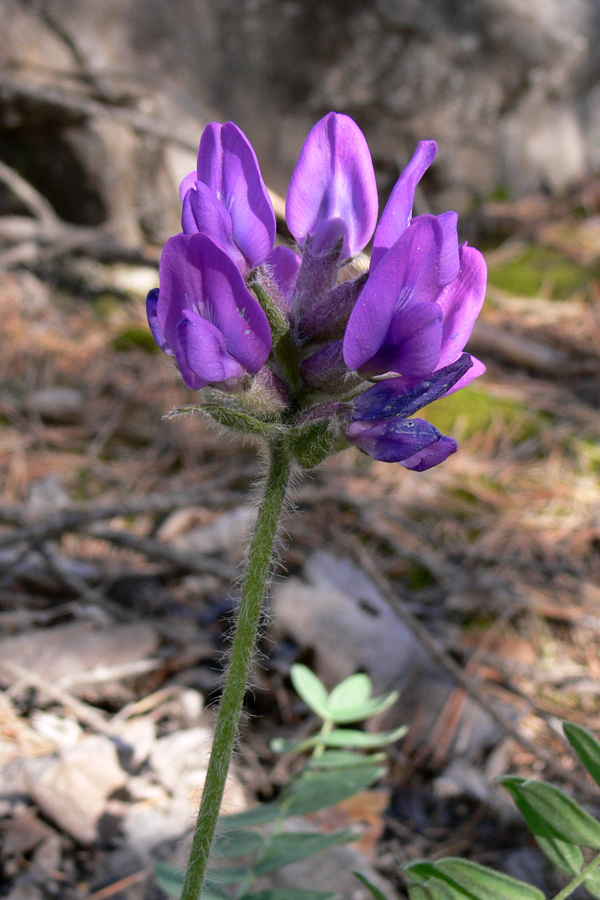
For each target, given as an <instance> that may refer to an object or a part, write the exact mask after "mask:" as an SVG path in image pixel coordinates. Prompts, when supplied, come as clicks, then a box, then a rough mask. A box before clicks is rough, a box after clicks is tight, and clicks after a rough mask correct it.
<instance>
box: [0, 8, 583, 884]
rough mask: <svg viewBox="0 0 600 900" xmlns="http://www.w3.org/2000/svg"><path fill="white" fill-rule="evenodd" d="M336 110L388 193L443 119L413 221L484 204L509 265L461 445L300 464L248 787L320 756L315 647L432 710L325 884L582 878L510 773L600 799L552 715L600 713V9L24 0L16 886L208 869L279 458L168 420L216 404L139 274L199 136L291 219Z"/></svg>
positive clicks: (464, 215)
mask: <svg viewBox="0 0 600 900" xmlns="http://www.w3.org/2000/svg"><path fill="white" fill-rule="evenodd" d="M330 110H336V111H339V112H344V113H348V114H349V115H351V116H352V117H353V118H354V119H355V120H356V121H357V122H358V124H359V125H360V126H361V128H362V129H363V130H364V132H365V134H366V136H367V139H368V142H369V145H370V147H371V150H372V154H373V157H374V162H375V168H376V173H377V178H378V182H379V187H380V194H381V198H382V205H383V202H384V201H385V199H386V198H387V195H388V194H389V192H390V191H391V189H392V187H393V185H394V183H395V181H396V179H397V178H398V176H399V174H400V172H401V171H402V169H403V167H404V166H405V165H406V164H407V162H408V161H409V159H410V157H411V156H412V153H413V151H414V148H415V146H416V144H417V142H418V141H419V140H422V139H431V138H433V139H435V140H437V142H438V144H439V154H438V157H437V159H436V161H435V163H434V165H433V166H432V168H431V170H430V171H429V172H428V173H427V175H426V176H425V178H424V179H423V181H422V182H421V185H420V187H419V190H418V193H417V197H416V204H415V205H416V210H417V212H418V213H424V212H428V211H431V212H434V213H440V212H443V211H446V210H448V209H456V210H457V211H458V212H459V213H460V224H459V228H460V233H461V236H462V238H463V239H466V240H469V242H470V243H472V244H474V245H475V246H478V247H480V248H481V249H482V250H483V251H484V252H485V254H486V258H487V261H488V266H489V273H490V278H489V291H488V299H487V302H486V306H485V309H484V313H483V316H482V318H481V321H480V322H479V323H478V325H477V327H476V329H475V332H474V335H473V339H472V341H471V343H470V345H469V349H471V350H473V352H475V353H476V354H477V355H478V356H479V357H481V358H482V359H484V361H485V362H486V364H487V366H488V371H487V373H486V375H485V377H483V378H481V379H479V380H478V381H477V382H475V383H474V384H473V385H471V386H470V387H469V388H467V389H465V390H463V391H461V392H459V393H458V394H455V395H453V396H452V397H450V398H447V399H445V400H442V401H438V402H437V403H436V404H433V405H432V406H431V407H430V408H428V409H427V410H426V411H424V413H423V416H424V417H425V418H428V419H430V420H431V421H433V422H434V423H435V424H436V425H437V426H438V427H439V428H440V429H441V430H442V431H444V432H445V433H447V434H452V435H453V436H454V437H455V438H457V440H458V441H459V452H458V453H457V454H455V455H454V456H453V457H451V458H450V459H449V460H448V461H447V462H446V463H444V465H443V466H440V467H438V468H436V469H433V470H431V471H429V472H427V473H423V474H420V475H419V474H416V473H412V472H406V471H405V470H403V469H401V468H400V467H399V466H392V465H386V464H382V463H376V462H374V461H373V460H371V459H367V458H365V457H362V456H361V455H360V454H359V453H357V452H354V451H348V452H345V453H343V454H339V455H338V456H337V457H335V458H334V459H332V460H331V461H330V462H329V463H328V464H327V465H326V466H322V467H320V468H319V469H317V470H316V471H314V472H312V473H311V474H310V476H308V477H305V478H304V479H303V480H302V481H301V483H300V484H299V487H298V489H297V492H296V498H295V500H296V505H297V509H298V510H299V512H300V515H294V516H289V517H288V519H287V520H286V523H285V529H286V536H287V537H286V542H285V546H284V547H283V549H282V552H281V557H280V565H279V567H278V570H277V577H276V582H275V586H274V589H273V592H272V596H271V600H270V604H271V610H272V613H273V615H272V618H271V619H270V621H269V623H268V627H267V625H266V624H265V629H264V637H263V642H262V646H261V654H262V655H261V666H260V667H257V670H256V672H255V675H254V692H253V694H252V696H250V697H249V699H248V703H249V709H250V712H251V714H252V715H251V717H250V718H249V719H248V721H247V722H246V723H245V726H244V733H243V737H244V741H243V743H242V748H241V749H240V753H239V757H238V760H237V762H236V770H235V773H234V777H233V780H232V785H231V787H230V794H229V796H230V800H231V804H232V808H235V807H237V808H239V807H240V806H243V805H244V804H247V803H252V802H254V800H255V799H256V798H260V799H263V800H264V799H269V798H272V797H275V796H277V794H278V792H279V791H280V789H281V785H282V784H284V783H285V782H286V781H287V780H288V779H289V777H290V774H291V773H292V772H293V763H290V760H289V758H284V759H283V760H280V761H279V762H277V759H276V757H275V756H274V755H273V753H272V752H271V749H270V740H271V738H273V737H275V736H283V737H290V736H296V735H297V733H298V730H299V729H302V728H304V729H305V730H308V731H310V728H311V720H310V718H309V717H308V712H307V709H306V707H304V706H303V705H302V703H301V702H300V701H299V699H298V697H297V696H296V695H295V693H294V691H293V689H292V688H291V685H290V681H289V678H288V673H289V667H290V665H291V664H292V663H293V662H295V661H302V662H305V663H307V664H308V665H310V666H312V667H313V668H314V670H315V671H317V672H318V674H319V675H320V676H321V677H322V678H323V680H324V681H325V682H326V683H327V685H328V686H329V687H332V686H333V684H335V683H336V681H339V680H340V679H341V678H344V677H346V676H347V675H349V674H351V673H353V672H356V671H366V672H368V673H369V674H370V676H371V677H372V679H373V682H374V684H375V689H376V691H377V692H380V691H387V690H392V689H399V690H400V691H401V692H402V696H401V699H400V701H399V703H398V704H397V706H396V707H395V708H394V709H393V710H391V711H390V712H389V713H388V719H387V721H386V722H384V723H376V725H377V726H378V727H389V728H392V727H395V726H397V725H399V724H401V723H403V722H406V723H408V724H409V725H410V731H409V734H408V737H407V739H406V740H405V741H404V742H403V743H402V744H399V745H398V746H394V747H393V748H392V750H391V760H392V763H391V767H390V772H389V776H388V778H387V780H386V781H385V782H384V783H383V784H382V785H381V786H380V788H378V792H366V794H365V796H364V797H362V798H361V799H360V800H359V801H358V803H357V804H356V805H355V807H354V808H352V809H346V810H344V811H340V810H338V811H337V813H336V815H337V816H338V818H337V819H336V825H337V824H338V823H345V822H348V821H350V822H352V821H357V820H358V821H361V822H365V821H366V822H367V823H368V828H367V840H366V841H365V842H364V843H363V844H362V845H361V847H362V849H361V850H360V854H362V855H360V856H359V857H352V858H348V857H343V858H342V859H339V858H338V859H337V860H334V862H333V863H332V864H331V866H332V867H333V872H334V882H333V883H332V884H331V885H330V883H329V882H328V881H327V880H326V879H327V877H328V876H327V875H326V871H325V868H318V867H317V866H316V863H315V865H314V866H313V872H312V876H313V878H314V879H315V881H316V883H315V887H318V888H320V889H321V890H323V889H328V888H329V887H331V889H332V890H334V891H338V892H339V893H340V894H341V896H342V897H343V898H344V900H345V898H356V897H357V896H358V893H357V888H356V884H355V883H354V881H353V880H352V878H351V876H350V875H348V879H349V880H348V883H345V882H344V883H343V884H342V883H341V882H336V881H335V879H336V878H338V877H339V874H340V872H348V873H350V872H351V870H352V869H353V868H360V869H361V871H365V872H368V871H371V870H370V868H369V867H371V866H373V865H375V866H376V867H377V869H378V871H379V872H380V873H383V874H384V875H385V876H387V878H388V880H389V883H388V885H387V886H386V888H385V890H386V893H388V894H389V895H390V896H393V893H392V892H393V890H394V889H396V890H397V891H398V892H399V895H402V877H401V875H400V874H399V873H400V865H401V864H402V863H404V862H408V861H409V860H411V859H415V858H416V857H417V856H420V857H425V858H427V857H428V856H431V857H433V856H435V855H442V854H449V853H455V854H458V855H466V856H469V857H470V858H472V859H475V860H477V861H480V862H484V863H486V864H492V865H495V866H497V867H500V868H502V869H503V870H504V871H506V872H509V873H511V874H513V875H516V876H518V877H523V878H527V879H528V880H530V881H532V882H533V883H536V884H538V886H540V887H541V888H542V889H543V890H545V891H547V892H549V891H553V890H554V891H555V890H557V889H558V884H559V881H557V878H556V875H555V874H552V872H551V871H550V870H549V868H548V866H547V865H546V864H545V862H544V858H543V856H542V854H541V852H540V851H539V850H538V849H537V847H536V846H534V845H533V844H532V843H531V841H530V839H529V838H528V836H527V833H526V831H525V830H524V828H523V827H522V824H521V820H520V818H519V816H518V814H517V813H515V810H514V807H513V806H512V805H511V803H510V802H509V801H508V799H507V798H506V796H505V795H504V793H503V792H502V791H501V789H500V788H499V787H498V786H497V784H496V783H495V781H494V779H495V777H496V776H497V775H499V774H502V773H505V772H514V773H517V774H521V775H525V776H528V777H529V776H531V775H532V773H533V774H536V775H542V776H545V777H547V778H550V779H553V780H554V781H555V782H556V783H559V784H562V785H563V786H564V787H566V788H567V789H568V790H570V791H573V792H574V793H575V794H576V795H577V796H579V797H580V798H582V797H585V798H586V799H588V800H589V802H590V804H591V806H588V808H589V809H591V810H592V811H594V809H596V811H597V806H598V803H597V800H594V798H593V797H590V796H589V786H588V785H587V784H586V783H585V781H584V780H583V779H582V776H581V774H580V773H578V772H577V770H576V769H575V768H574V764H573V762H572V761H571V759H570V757H569V755H568V753H567V752H566V750H565V748H564V745H563V743H562V741H561V739H560V736H559V731H560V729H559V728H558V724H557V723H558V722H559V721H560V720H561V719H564V718H569V719H571V720H573V721H577V722H579V723H580V724H582V725H585V726H586V727H588V728H591V729H592V730H594V729H595V730H599V729H600V687H599V682H600V658H599V648H600V617H599V614H598V602H599V600H600V588H599V586H598V585H599V578H600V490H599V488H598V474H599V472H600V450H599V441H600V409H599V406H600V5H599V3H598V0H462V2H461V0H427V2H418V0H370V2H366V0H365V2H351V0H338V2H326V0H321V2H317V0H314V2H313V0H279V2H278V0H204V2H203V0H0V339H1V343H0V485H2V491H3V498H2V501H1V502H0V629H1V631H2V636H1V637H0V684H1V685H2V687H3V688H4V689H5V690H4V692H3V693H2V694H0V832H1V834H2V837H3V843H2V851H1V852H0V863H1V865H2V874H1V875H0V883H1V886H2V889H3V890H4V889H5V890H6V896H8V897H10V898H11V900H47V898H48V900H49V898H51V897H68V898H77V900H79V898H81V900H83V898H88V900H89V898H92V897H93V898H96V900H101V898H105V897H108V896H112V897H115V898H117V900H140V898H148V900H156V898H159V897H162V894H161V893H160V891H159V889H158V887H157V886H156V884H155V883H154V881H153V877H152V872H153V865H154V862H155V860H156V859H157V858H161V859H167V860H171V861H172V862H174V863H176V864H179V863H180V862H182V860H183V856H184V855H185V854H184V852H183V851H182V849H181V848H182V844H181V840H180V839H181V837H182V835H183V834H184V833H185V826H186V823H187V822H189V820H190V816H191V815H192V813H193V808H194V796H195V794H194V791H195V787H196V785H197V784H198V783H199V782H201V780H202V774H203V766H204V765H205V760H204V761H202V760H201V761H200V762H199V759H198V754H199V748H201V749H202V752H203V753H204V755H206V753H205V751H207V750H208V748H209V747H210V740H211V718H210V715H207V714H206V713H204V712H203V709H204V707H205V705H206V704H209V705H210V704H211V703H214V702H215V701H216V699H217V698H218V691H219V684H220V679H221V675H222V665H223V651H224V648H225V646H226V638H227V635H228V634H229V631H230V625H231V613H232V610H233V609H234V607H235V602H236V599H235V598H236V588H235V587H234V588H233V589H232V588H231V583H232V582H233V583H234V585H235V584H236V583H237V582H236V578H237V576H238V574H239V571H240V565H241V560H242V557H243V547H244V540H245V538H246V536H247V534H248V529H249V527H250V525H251V522H252V516H253V513H252V511H248V508H247V505H246V500H247V496H248V492H249V491H251V490H252V485H253V484H254V483H255V481H256V478H257V476H258V474H259V473H260V471H261V465H260V459H259V455H258V454H257V450H256V447H255V446H254V445H253V444H252V443H249V442H246V443H243V442H240V441H238V440H235V439H232V438H227V437H224V436H223V435H222V434H221V433H219V432H218V431H215V430H214V429H213V428H211V427H210V426H209V425H207V424H206V423H205V422H204V421H203V420H201V419H199V418H198V417H189V416H175V417H170V418H165V416H166V414H168V413H169V411H170V410H172V409H175V408H179V407H181V406H184V405H185V404H190V403H192V402H193V400H194V395H193V393H192V392H190V391H189V390H187V389H186V388H185V386H184V385H183V383H182V381H181V378H180V376H179V374H178V373H177V372H176V370H175V369H174V368H173V366H172V365H171V363H170V361H169V360H168V358H167V357H166V356H164V355H163V354H161V353H160V352H159V351H158V349H157V348H156V346H155V344H154V342H153V340H152V338H151V336H150V334H149V331H148V327H147V324H146V321H145V303H144V301H145V295H146V293H147V291H148V290H149V289H150V288H152V287H154V286H155V285H156V284H157V278H158V271H157V269H158V260H159V257H160V251H161V246H162V244H163V243H164V241H165V240H166V239H167V238H168V237H170V236H171V235H173V234H175V233H176V232H178V231H179V229H180V223H179V216H180V201H179V194H178V186H179V182H180V180H181V179H182V178H183V176H185V175H186V174H187V173H188V172H189V171H191V170H192V169H194V168H195V160H196V152H197V146H198V141H199V139H200V135H201V133H202V129H203V128H204V126H205V125H206V124H207V123H208V122H210V121H214V120H219V121H226V120H228V119H231V120H233V121H235V122H236V123H237V124H238V125H240V126H241V127H242V129H243V130H244V131H245V132H246V133H247V135H248V136H249V138H250V139H251V141H252V143H253V144H254V146H255V148H256V150H257V153H258V156H259V159H260V161H261V165H262V168H263V174H264V177H265V180H266V182H267V184H268V186H269V188H270V189H271V191H272V192H273V196H274V199H275V205H276V210H277V213H278V220H279V226H280V232H281V233H280V239H281V240H283V241H285V240H286V239H287V237H288V235H287V233H286V230H285V224H284V222H283V219H282V212H283V204H284V198H285V193H286V186H287V183H288V181H289V177H290V175H291V172H292V171H293V168H294V165H295V162H296V159H297V157H298V153H299V151H300V148H301V146H302V144H303V141H304V139H305V137H306V135H307V133H308V131H309V130H310V128H311V127H312V126H313V125H314V123H315V122H316V121H317V120H318V119H319V118H321V117H322V116H323V115H324V114H326V113H327V112H329V111H330ZM420 629H421V630H420ZM423 630H425V632H426V634H429V635H433V637H434V638H435V640H436V641H437V645H438V649H439V654H438V655H437V656H436V657H435V658H434V657H432V655H431V653H430V652H427V651H426V650H424V649H423ZM456 664H458V665H459V666H460V667H461V668H462V671H463V672H464V673H466V675H467V676H469V677H470V678H471V679H472V681H471V682H470V683H469V684H470V686H469V688H468V689H467V688H465V686H464V684H463V685H462V686H460V685H457V683H456V681H455V679H454V677H453V674H452V673H453V671H454V670H453V666H454V665H456ZM117 750H118V752H117ZM65 773H69V777H66V775H65ZM73 773H75V775H73ZM594 803H596V807H594ZM340 816H341V817H342V818H341V819H340V818H339V817H340ZM344 817H346V818H344ZM346 849H347V848H344V852H346ZM348 852H350V851H348ZM353 852H354V851H353ZM357 852H358V851H357ZM331 866H330V870H331ZM310 874H311V873H308V874H307V873H306V872H305V873H304V874H302V876H301V877H302V878H303V879H306V878H308V877H309V875H310ZM294 877H298V876H297V875H296V876H293V875H290V879H291V881H290V882H289V883H293V878H294ZM373 877H376V876H375V875H373ZM2 879H3V881H2ZM128 879H129V880H128ZM289 883H287V884H288V886H289ZM303 883H304V884H305V885H306V886H310V884H309V882H308V881H304V882H303ZM280 886H286V882H282V883H280Z"/></svg>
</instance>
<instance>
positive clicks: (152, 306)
mask: <svg viewBox="0 0 600 900" xmlns="http://www.w3.org/2000/svg"><path fill="white" fill-rule="evenodd" d="M158 294H159V289H158V288H152V290H151V291H150V292H149V294H148V296H147V297H146V315H147V316H148V325H149V326H150V331H151V332H152V337H153V338H154V340H155V341H156V343H157V344H158V346H159V347H160V349H161V350H164V352H165V353H169V354H171V356H172V355H173V351H172V350H171V348H170V347H169V345H168V344H167V342H166V340H165V335H164V332H163V329H162V326H161V324H160V322H159V321H158V314H157V311H156V309H157V306H158Z"/></svg>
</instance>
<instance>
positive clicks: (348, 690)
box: [329, 672, 373, 710]
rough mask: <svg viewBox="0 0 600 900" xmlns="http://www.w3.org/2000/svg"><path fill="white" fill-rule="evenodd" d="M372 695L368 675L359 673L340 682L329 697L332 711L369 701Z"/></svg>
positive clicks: (371, 685) (371, 686)
mask: <svg viewBox="0 0 600 900" xmlns="http://www.w3.org/2000/svg"><path fill="white" fill-rule="evenodd" d="M372 693H373V682H372V681H371V679H370V678H369V676H368V675H365V674H364V673H362V672H359V673H358V674H356V675H351V676H350V677H349V678H345V679H344V681H341V682H340V683H339V684H338V685H336V687H334V689H333V690H332V692H331V694H330V695H329V706H330V708H331V709H332V710H339V709H348V707H353V706H356V705H357V704H360V703H364V701H365V700H369V699H370V697H371V694H372Z"/></svg>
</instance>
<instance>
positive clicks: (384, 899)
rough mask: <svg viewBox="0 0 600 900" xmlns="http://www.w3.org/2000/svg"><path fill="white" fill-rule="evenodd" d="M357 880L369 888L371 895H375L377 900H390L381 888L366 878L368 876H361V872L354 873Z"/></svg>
mask: <svg viewBox="0 0 600 900" xmlns="http://www.w3.org/2000/svg"><path fill="white" fill-rule="evenodd" d="M354 874H355V875H356V877H357V878H360V880H361V881H362V883H363V884H364V886H365V887H367V888H369V890H370V891H371V893H372V894H373V896H374V898H375V900H388V898H387V897H386V896H385V894H384V893H383V891H380V890H379V888H378V887H377V886H376V885H374V884H373V882H372V881H369V879H368V878H367V877H366V875H361V874H360V872H355V873H354Z"/></svg>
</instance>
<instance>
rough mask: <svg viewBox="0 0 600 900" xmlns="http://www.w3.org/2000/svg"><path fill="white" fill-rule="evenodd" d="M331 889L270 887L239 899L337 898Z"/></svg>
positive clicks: (289, 899)
mask: <svg viewBox="0 0 600 900" xmlns="http://www.w3.org/2000/svg"><path fill="white" fill-rule="evenodd" d="M336 897H337V894H331V893H330V892H329V891H309V890H304V889H303V888H268V889H267V890H266V891H258V893H256V894H242V896H241V897H240V898H239V900H335V898H336Z"/></svg>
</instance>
